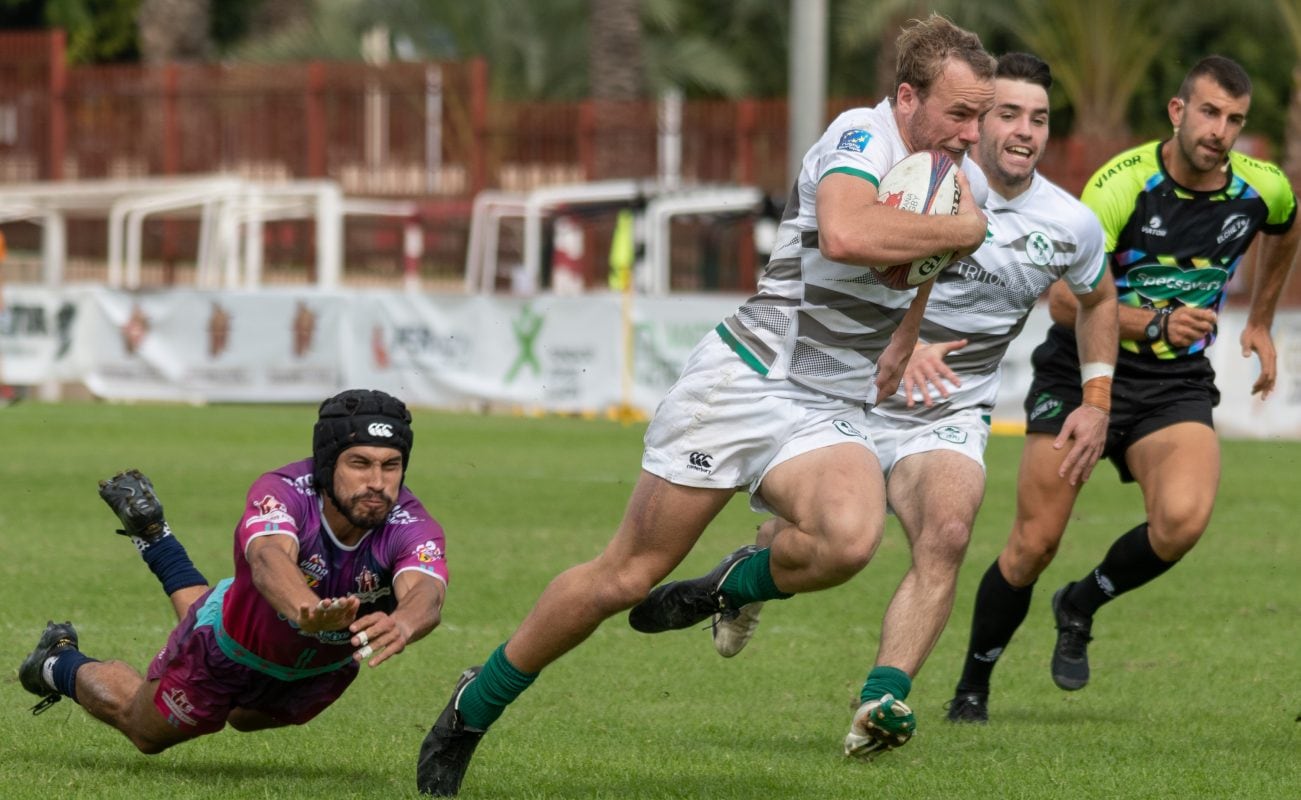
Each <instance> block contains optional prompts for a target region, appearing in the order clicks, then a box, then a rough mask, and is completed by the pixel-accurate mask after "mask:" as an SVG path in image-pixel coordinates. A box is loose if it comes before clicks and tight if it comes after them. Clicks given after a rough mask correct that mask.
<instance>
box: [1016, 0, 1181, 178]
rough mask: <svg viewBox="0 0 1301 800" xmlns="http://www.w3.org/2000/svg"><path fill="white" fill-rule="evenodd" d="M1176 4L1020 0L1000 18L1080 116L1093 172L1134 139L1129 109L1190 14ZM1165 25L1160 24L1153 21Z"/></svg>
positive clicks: (1087, 167) (1083, 150)
mask: <svg viewBox="0 0 1301 800" xmlns="http://www.w3.org/2000/svg"><path fill="white" fill-rule="evenodd" d="M1184 5H1185V3H1183V2H1169V0H1091V2H1087V3H1081V2H1079V0H1016V2H1015V3H1014V4H1013V5H1012V7H1010V8H1001V9H998V10H995V11H993V12H991V13H992V15H993V17H994V18H995V19H996V20H997V21H998V22H1000V23H1001V24H1003V25H1006V26H1007V29H1008V30H1009V31H1011V33H1012V34H1013V35H1014V36H1015V37H1017V38H1019V39H1020V40H1022V41H1023V42H1024V43H1025V46H1026V48H1027V49H1029V50H1030V51H1031V52H1033V53H1035V54H1036V55H1038V56H1039V57H1040V58H1042V59H1044V60H1045V61H1047V62H1048V63H1049V64H1050V65H1051V66H1052V70H1053V76H1054V78H1055V84H1056V85H1057V86H1060V87H1061V91H1062V93H1063V94H1064V95H1065V96H1066V99H1067V101H1068V102H1069V104H1070V106H1071V109H1072V111H1073V113H1074V128H1073V131H1072V132H1073V133H1074V134H1075V136H1076V138H1077V140H1078V141H1079V143H1080V151H1079V152H1078V153H1077V154H1076V157H1077V159H1078V160H1079V161H1081V162H1082V163H1081V164H1080V165H1078V168H1082V169H1083V170H1084V171H1085V172H1086V173H1087V171H1091V170H1092V169H1093V168H1095V167H1097V166H1098V165H1100V164H1101V163H1102V161H1103V160H1104V159H1105V158H1106V157H1108V156H1110V155H1112V154H1114V152H1115V151H1116V150H1117V149H1118V148H1119V147H1120V146H1122V145H1124V144H1127V143H1128V142H1129V139H1130V127H1129V107H1130V104H1131V101H1132V100H1133V98H1134V95H1135V93H1136V92H1137V91H1138V89H1139V87H1140V85H1141V84H1142V83H1143V81H1145V80H1146V79H1147V76H1148V75H1149V71H1150V68H1151V67H1152V64H1153V62H1154V61H1155V60H1156V58H1157V56H1158V55H1159V54H1160V53H1161V52H1162V50H1163V48H1165V47H1166V45H1167V44H1168V43H1169V42H1170V41H1171V40H1172V39H1174V37H1175V36H1176V35H1177V34H1178V32H1179V29H1180V26H1181V25H1183V24H1186V23H1185V22H1183V21H1184V20H1187V19H1189V17H1190V15H1188V14H1185V13H1184V10H1185V9H1184V8H1183V6H1184ZM1153 20H1160V24H1152V21H1153Z"/></svg>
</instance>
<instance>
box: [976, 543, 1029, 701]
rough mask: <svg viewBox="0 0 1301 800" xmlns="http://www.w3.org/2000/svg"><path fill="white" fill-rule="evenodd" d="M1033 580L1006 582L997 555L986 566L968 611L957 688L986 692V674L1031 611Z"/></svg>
mask: <svg viewBox="0 0 1301 800" xmlns="http://www.w3.org/2000/svg"><path fill="white" fill-rule="evenodd" d="M1033 596H1034V584H1033V583H1031V584H1030V585H1029V586H1023V587H1021V588H1017V587H1015V586H1013V585H1012V584H1010V583H1008V582H1007V578H1004V577H1003V571H1002V570H1001V569H999V568H998V559H994V563H993V564H990V565H989V569H987V570H985V576H984V577H983V578H981V579H980V586H979V587H978V588H977V589H976V606H975V608H974V609H972V612H971V640H970V642H968V644H967V657H966V659H965V660H964V661H963V662H962V677H961V678H959V679H958V691H959V692H982V693H984V692H988V691H989V678H990V676H991V675H992V674H993V672H994V665H995V664H996V663H998V657H999V656H1001V655H1002V654H1003V649H1004V648H1006V647H1007V644H1008V642H1010V641H1012V634H1014V633H1016V629H1017V628H1019V627H1021V623H1022V622H1024V621H1025V615H1026V614H1027V613H1028V612H1029V611H1030V598H1031V597H1033Z"/></svg>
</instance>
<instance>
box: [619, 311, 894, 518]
mask: <svg viewBox="0 0 1301 800" xmlns="http://www.w3.org/2000/svg"><path fill="white" fill-rule="evenodd" d="M868 425H869V422H868V414H867V409H866V407H865V406H863V405H861V404H856V403H851V402H849V401H848V400H842V399H839V398H835V397H831V396H829V395H825V394H823V393H821V392H815V391H813V390H812V389H806V388H804V387H803V386H800V385H798V384H795V383H791V382H790V381H787V380H769V379H768V378H765V377H764V376H762V375H760V374H759V373H757V372H755V371H754V370H753V369H752V368H751V367H749V366H747V365H746V364H745V363H744V362H743V361H741V359H740V357H739V356H737V355H736V354H735V353H733V352H732V349H731V348H730V347H728V346H727V344H726V343H725V342H724V341H723V340H722V339H721V338H719V336H718V334H717V333H715V332H712V331H711V332H710V333H708V334H706V336H705V338H704V339H702V340H701V341H700V343H699V344H697V345H696V348H695V349H694V350H693V351H692V352H691V356H690V358H688V359H687V364H686V366H685V367H683V369H682V375H681V376H679V377H678V380H677V382H676V383H674V384H673V386H672V387H671V388H670V389H669V391H668V393H667V394H666V395H665V396H664V399H663V400H661V401H660V404H659V407H658V408H656V409H655V416H654V417H653V418H652V419H651V422H650V426H649V427H648V428H647V429H646V438H645V443H646V449H645V452H644V453H643V455H642V462H641V466H642V469H644V470H646V471H647V472H649V473H651V474H653V475H658V476H659V477H661V478H663V479H664V480H666V481H669V482H670V483H676V484H679V485H682V486H697V487H702V488H706V489H739V488H742V487H745V488H746V489H748V491H749V492H750V506H751V508H753V509H754V510H756V511H761V512H763V511H769V510H770V509H769V508H768V507H767V506H766V505H764V504H763V502H762V500H761V499H760V498H759V497H758V495H757V492H758V491H759V485H760V484H761V483H762V482H763V479H764V476H766V475H767V474H768V472H769V470H771V469H772V468H773V467H775V466H777V465H778V464H781V463H783V462H785V461H789V460H790V459H792V458H795V457H796V456H798V455H802V454H804V453H807V452H810V451H812V450H816V449H818V448H820V447H828V446H830V445H835V444H845V443H851V444H856V445H859V446H861V447H865V448H867V449H868V450H870V451H872V452H873V453H875V452H876V447H875V446H874V444H873V442H872V437H871V434H870V433H869V432H868V431H869V429H868Z"/></svg>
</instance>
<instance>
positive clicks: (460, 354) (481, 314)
mask: <svg viewBox="0 0 1301 800" xmlns="http://www.w3.org/2000/svg"><path fill="white" fill-rule="evenodd" d="M743 299H744V298H742V297H740V296H735V295H679V296H668V297H640V296H639V297H625V296H623V295H621V294H618V293H593V294H588V295H583V296H577V297H572V296H564V297H562V296H555V295H538V296H535V297H532V298H519V297H492V296H479V295H476V296H463V295H448V296H441V295H428V294H415V293H407V292H401V291H389V290H368V291H361V290H358V291H350V292H346V293H345V292H330V293H323V292H320V291H317V290H315V289H312V288H273V289H264V290H260V291H257V292H241V291H200V290H193V289H177V290H171V291H159V292H121V291H114V290H109V289H104V288H100V287H69V288H62V289H46V288H43V287H37V286H29V285H11V286H7V287H5V300H6V303H7V305H6V308H5V309H4V312H3V313H2V314H0V382H4V383H11V384H21V385H41V384H58V383H82V384H84V385H85V386H86V387H87V388H88V389H89V390H90V391H91V392H93V393H94V394H95V395H96V396H99V397H103V398H106V399H113V400H162V401H180V402H304V403H315V402H318V401H320V400H321V399H322V398H324V397H326V396H328V395H330V394H332V393H334V392H336V391H338V390H339V389H342V388H346V387H349V386H367V387H374V388H379V389H385V390H387V391H390V392H392V393H394V394H396V395H398V396H400V397H402V398H404V399H405V400H407V401H408V402H409V403H411V404H412V405H416V406H423V407H436V408H458V409H463V408H484V407H508V408H518V409H524V410H537V411H554V412H561V413H605V412H608V411H610V410H612V409H624V410H633V411H635V412H640V413H641V414H645V415H649V414H650V413H652V412H653V411H654V409H655V406H656V404H657V403H658V402H659V399H660V397H662V396H663V394H664V392H665V391H666V390H667V389H668V387H669V386H670V385H672V383H673V381H674V380H675V379H676V378H677V375H678V372H679V370H680V369H681V367H682V364H683V363H685V361H686V358H687V355H688V354H689V353H690V351H691V349H692V348H693V347H694V346H695V345H696V342H698V341H699V340H700V338H701V337H702V336H705V335H709V333H710V331H711V330H712V329H713V328H714V327H715V326H716V325H717V324H718V323H719V322H720V321H721V320H722V319H723V318H724V317H725V316H727V315H728V314H730V313H732V312H733V311H734V310H735V309H736V307H737V305H738V304H739V303H740V302H741V301H742V300H743ZM1245 321H1246V314H1245V312H1243V311H1238V310H1233V311H1229V312H1227V313H1226V314H1224V315H1223V316H1222V317H1221V319H1220V339H1219V342H1218V343H1217V344H1216V345H1215V346H1214V347H1213V348H1212V349H1211V354H1212V363H1213V364H1214V366H1215V369H1216V372H1217V373H1218V375H1219V379H1218V384H1219V387H1220V391H1221V393H1222V395H1223V399H1222V401H1221V404H1220V407H1219V409H1217V411H1216V415H1215V420H1216V426H1217V428H1218V429H1219V430H1220V431H1221V432H1222V433H1223V434H1225V435H1227V436H1240V437H1256V438H1289V439H1301V312H1297V311H1289V312H1280V313H1279V314H1278V317H1277V319H1276V322H1275V326H1274V334H1275V345H1276V346H1277V349H1278V354H1279V379H1278V386H1277V389H1276V391H1275V393H1274V395H1273V396H1271V397H1270V399H1269V400H1268V401H1265V402H1262V401H1261V400H1260V399H1259V398H1253V397H1252V396H1251V394H1250V391H1251V385H1252V383H1253V382H1254V381H1255V379H1256V374H1257V370H1258V366H1257V362H1256V359H1255V358H1254V357H1253V358H1243V357H1242V356H1241V353H1240V346H1239V344H1238V337H1239V335H1240V333H1241V331H1242V326H1243V324H1244V323H1245ZM1047 325H1048V319H1047V313H1046V310H1045V309H1044V308H1043V307H1040V308H1038V309H1036V310H1035V312H1034V313H1033V314H1032V315H1031V318H1030V320H1029V321H1028V322H1027V324H1026V328H1025V331H1024V332H1023V333H1022V335H1021V336H1020V337H1019V338H1018V339H1017V340H1016V341H1015V342H1013V343H1012V345H1011V347H1010V348H1009V350H1008V357H1007V359H1006V360H1005V362H1004V366H1003V387H1002V391H1001V393H1000V395H999V401H998V406H997V408H996V409H995V415H994V416H995V420H996V421H997V422H1001V423H1004V424H1007V425H1009V426H1019V425H1020V424H1021V423H1022V421H1023V413H1022V410H1021V402H1022V398H1023V397H1024V395H1025V391H1026V389H1027V388H1028V386H1029V384H1030V352H1031V351H1032V350H1033V349H1034V347H1035V346H1036V345H1037V344H1038V343H1039V342H1040V341H1041V340H1042V338H1043V335H1044V331H1045V330H1046V328H1047Z"/></svg>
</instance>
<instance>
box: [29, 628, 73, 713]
mask: <svg viewBox="0 0 1301 800" xmlns="http://www.w3.org/2000/svg"><path fill="white" fill-rule="evenodd" d="M76 647H77V630H76V629H75V628H73V627H72V623H71V622H62V623H55V622H54V621H53V620H51V621H50V622H48V623H46V625H45V632H44V633H42V634H41V640H40V641H39V642H37V643H36V649H35V650H33V651H32V652H31V653H29V654H28V655H27V658H24V659H23V663H22V666H20V667H19V668H18V681H19V682H20V683H22V685H23V688H24V689H26V690H27V691H29V692H31V693H32V694H34V695H36V696H37V697H39V698H41V702H39V703H37V704H36V705H34V706H32V713H33V714H39V713H41V712H42V711H44V710H45V709H47V708H49V707H50V706H52V705H54V704H55V703H57V702H59V701H60V700H62V699H63V696H62V695H60V694H59V693H58V692H56V691H54V690H53V689H52V688H50V685H49V684H48V683H46V682H45V678H44V676H43V675H42V672H43V671H44V669H45V662H46V661H48V660H49V658H50V656H54V655H58V654H59V653H61V652H63V651H64V650H67V649H69V648H72V649H76Z"/></svg>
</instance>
